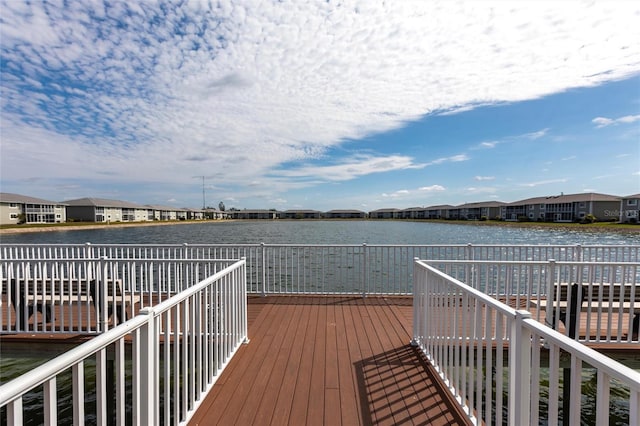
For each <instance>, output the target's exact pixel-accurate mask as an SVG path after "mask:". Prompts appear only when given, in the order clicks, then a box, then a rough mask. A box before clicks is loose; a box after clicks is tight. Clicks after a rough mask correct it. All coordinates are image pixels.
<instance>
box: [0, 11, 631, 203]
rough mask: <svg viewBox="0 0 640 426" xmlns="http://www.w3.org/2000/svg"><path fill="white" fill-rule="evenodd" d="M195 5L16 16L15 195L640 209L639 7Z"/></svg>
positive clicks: (12, 29) (8, 156)
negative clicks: (583, 204)
mask: <svg viewBox="0 0 640 426" xmlns="http://www.w3.org/2000/svg"><path fill="white" fill-rule="evenodd" d="M180 3H182V4H179V5H178V4H174V3H166V2H162V1H160V2H155V1H154V2H151V1H129V2H116V1H109V2H104V3H103V2H100V1H97V0H91V1H81V2H79V1H78V2H62V1H52V2H42V1H37V0H36V1H31V2H26V1H22V0H0V25H1V26H0V54H1V69H0V72H1V74H0V85H1V92H0V96H1V99H0V103H1V116H0V119H1V120H0V138H1V139H0V141H1V145H0V158H1V159H0V166H1V169H0V177H1V181H0V191H2V192H13V193H19V194H23V195H29V196H34V197H39V198H44V199H47V200H56V201H62V200H69V199H74V198H80V197H99V198H111V199H119V200H127V201H131V202H136V203H141V204H161V205H170V206H176V207H202V202H203V188H204V193H205V203H206V204H207V205H210V206H217V205H218V203H219V202H220V201H223V202H224V203H225V205H226V206H227V208H229V207H237V208H275V209H278V210H286V209H299V208H308V209H318V210H329V209H337V208H355V209H361V210H366V211H370V210H374V209H378V208H383V207H396V208H406V207H413V206H430V205H438V204H454V205H456V204H461V203H464V202H476V201H487V200H500V201H506V202H509V201H516V200H519V199H523V198H528V197H533V196H542V195H554V194H559V193H561V192H564V193H565V194H568V193H579V192H584V191H586V192H601V193H608V194H615V195H629V194H633V193H638V192H640V43H638V40H640V25H638V23H639V22H640V3H638V2H632V1H595V2H594V1H588V2H575V1H569V0H565V1H555V2H552V1H548V2H547V1H536V2H524V1H519V2H507V1H495V2H486V1H474V2H461V3H456V2H452V1H443V2H436V1H427V0H425V1H423V0H419V1H410V0H397V1H378V0H362V1H357V0H346V1H283V2H275V1H273V2H272V1H253V0H245V1H231V0H228V1H224V0H222V1H212V2H198V1H193V2H180ZM210 3H212V4H210Z"/></svg>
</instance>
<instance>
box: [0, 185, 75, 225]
mask: <svg viewBox="0 0 640 426" xmlns="http://www.w3.org/2000/svg"><path fill="white" fill-rule="evenodd" d="M66 221H67V211H66V208H65V203H59V202H57V201H49V200H43V199H41V198H34V197H28V196H26V195H20V194H11V193H8V192H0V225H17V224H20V223H29V224H33V223H60V222H66Z"/></svg>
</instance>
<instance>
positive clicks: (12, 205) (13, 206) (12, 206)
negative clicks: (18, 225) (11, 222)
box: [9, 203, 18, 209]
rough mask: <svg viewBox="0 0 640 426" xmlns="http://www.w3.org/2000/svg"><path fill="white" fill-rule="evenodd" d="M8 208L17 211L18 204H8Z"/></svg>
mask: <svg viewBox="0 0 640 426" xmlns="http://www.w3.org/2000/svg"><path fill="white" fill-rule="evenodd" d="M9 207H10V208H12V209H17V208H18V203H9Z"/></svg>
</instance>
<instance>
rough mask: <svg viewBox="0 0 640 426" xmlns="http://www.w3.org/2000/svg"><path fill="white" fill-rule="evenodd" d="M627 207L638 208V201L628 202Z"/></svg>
mask: <svg viewBox="0 0 640 426" xmlns="http://www.w3.org/2000/svg"><path fill="white" fill-rule="evenodd" d="M627 205H628V206H637V205H638V199H633V200H627Z"/></svg>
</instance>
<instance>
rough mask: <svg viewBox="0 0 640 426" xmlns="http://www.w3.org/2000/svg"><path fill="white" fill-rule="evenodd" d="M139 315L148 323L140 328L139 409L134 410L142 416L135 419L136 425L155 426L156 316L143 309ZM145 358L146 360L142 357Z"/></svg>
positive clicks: (138, 366) (138, 365)
mask: <svg viewBox="0 0 640 426" xmlns="http://www.w3.org/2000/svg"><path fill="white" fill-rule="evenodd" d="M139 315H147V321H146V322H145V324H144V325H143V326H142V327H140V341H139V344H140V346H139V347H140V351H139V352H138V356H140V359H139V360H137V363H136V365H137V368H138V374H139V378H140V380H139V382H138V383H139V389H140V395H139V400H138V402H139V404H140V405H139V407H138V409H137V410H135V409H134V413H138V415H139V416H140V417H139V418H138V419H134V420H133V423H134V424H140V425H153V424H155V412H156V401H155V399H156V398H155V396H156V386H155V371H156V368H155V365H156V363H157V357H156V348H155V341H156V339H155V330H154V328H155V327H154V325H155V315H154V312H153V309H152V308H148V307H147V308H143V309H141V310H140V313H139ZM143 356H144V359H142V357H143Z"/></svg>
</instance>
